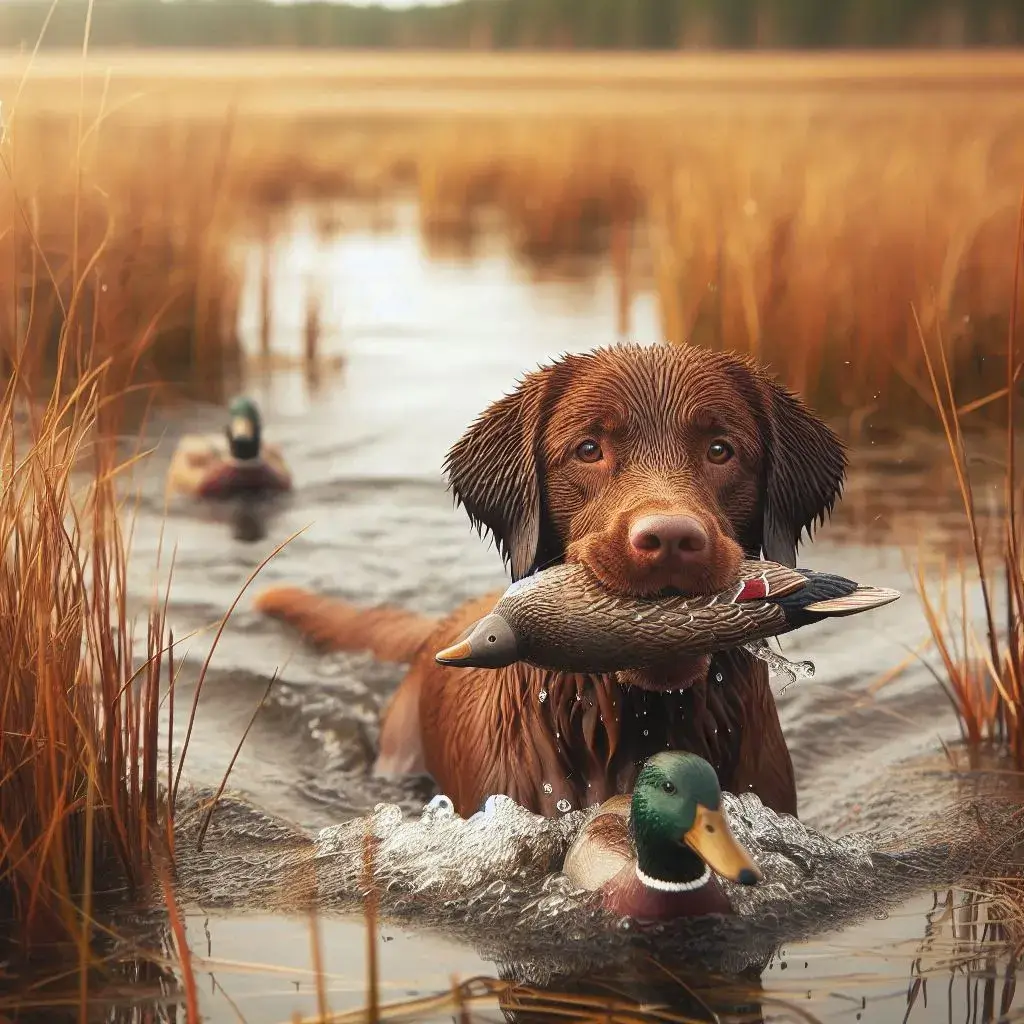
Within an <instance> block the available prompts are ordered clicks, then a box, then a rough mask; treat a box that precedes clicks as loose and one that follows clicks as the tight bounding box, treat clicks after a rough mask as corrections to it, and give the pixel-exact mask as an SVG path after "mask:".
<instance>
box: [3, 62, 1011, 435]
mask: <svg viewBox="0 0 1024 1024" xmlns="http://www.w3.org/2000/svg"><path fill="white" fill-rule="evenodd" d="M836 59H837V62H838V63H836V64H835V65H831V64H829V63H828V62H822V61H820V60H816V59H815V58H813V57H806V58H804V57H775V58H771V59H767V58H766V59H765V60H763V61H762V60H759V61H756V62H754V63H753V64H750V66H749V67H748V66H747V65H743V64H742V62H740V63H737V62H736V61H731V60H730V58H725V57H723V58H720V59H716V58H708V57H700V58H697V57H693V58H689V57H687V58H682V57H680V58H674V59H672V60H669V59H667V58H654V57H651V58H637V57H626V56H607V57H602V59H601V60H600V61H597V62H595V61H594V59H592V58H588V57H585V56H578V57H574V58H563V57H561V56H559V57H557V58H552V57H541V56H536V55H533V56H530V57H529V58H527V57H524V56H520V57H515V58H512V57H509V58H507V59H506V58H502V57H491V58H482V57H479V56H476V57H472V56H469V55H462V56H456V55H451V56H446V57H445V58H440V57H435V58H425V57H423V56H422V55H420V56H418V57H416V59H411V58H410V57H408V56H406V55H401V56H398V55H373V56H369V55H359V56H358V57H356V56H353V55H345V56H344V57H340V58H335V59H331V58H327V57H324V56H318V57H317V58H316V59H315V60H314V59H313V58H308V59H307V58H302V59H297V58H295V57H294V56H290V55H275V56H266V55H260V56H258V57H256V56H246V55H241V54H234V55H232V56H231V57H230V58H227V57H223V58H221V57H215V58H214V57H210V56H209V55H207V56H205V57H202V58H199V57H191V56H188V55H181V56H180V57H168V56H166V55H162V56H160V57H159V58H157V57H153V58H152V60H150V61H148V66H145V67H144V66H143V65H142V64H141V63H140V62H138V61H135V60H133V58H131V57H130V56H126V55H118V56H117V57H116V58H115V57H113V56H106V57H99V56H97V57H96V58H95V59H94V60H93V62H92V63H90V64H89V65H88V74H87V77H86V87H85V90H84V93H85V103H86V106H87V109H88V110H89V117H90V118H91V119H92V120H93V121H95V119H96V117H97V116H98V115H99V114H100V112H101V111H104V110H105V111H107V113H106V114H105V115H104V117H103V120H102V123H101V124H100V126H99V127H98V128H97V130H96V131H95V132H94V133H92V134H91V135H90V138H89V140H88V145H87V146H86V157H87V160H86V164H87V165H88V166H87V173H86V174H85V179H86V180H87V181H92V180H93V178H95V179H96V182H97V185H99V186H100V187H102V188H103V190H104V192H105V193H106V194H107V195H117V196H119V197H121V198H122V199H123V200H124V201H125V202H129V201H130V204H132V205H131V208H132V209H133V211H134V210H137V211H139V213H138V214H137V215H135V214H133V220H135V221H137V222H138V223H139V224H140V225H142V230H145V231H148V230H149V228H148V225H150V224H152V225H154V227H153V231H154V232H155V233H154V235H153V236H152V237H153V239H154V240H159V239H163V242H162V243H161V244H164V245H165V246H166V244H168V243H167V242H166V238H167V237H170V236H171V235H173V236H174V237H175V238H177V237H178V235H179V234H180V235H181V237H182V238H184V239H185V242H183V243H182V244H183V245H184V248H183V249H182V250H179V251H177V254H171V255H169V256H168V257H167V259H168V260H169V263H168V264H166V265H168V266H170V265H173V266H175V267H180V266H186V267H188V268H189V269H188V270H187V272H185V274H186V278H187V281H186V283H185V290H186V292H187V291H188V290H189V288H191V287H193V286H192V285H191V284H188V281H193V280H195V279H197V278H200V277H201V278H202V279H203V280H204V281H205V283H204V284H203V287H202V289H201V291H202V294H203V295H205V296H206V300H205V302H204V301H200V300H197V302H195V303H192V304H191V306H190V308H192V307H194V308H195V309H197V310H200V311H201V315H200V321H199V325H198V326H197V327H195V328H194V331H193V333H195V334H196V335H197V336H206V335H209V334H210V333H211V332H212V333H216V330H219V328H217V329H216V330H215V329H214V328H212V327H209V326H206V325H209V324H210V323H212V320H211V319H210V317H211V316H213V314H212V313H211V312H210V310H211V309H212V308H213V307H211V306H208V305H207V304H205V303H213V302H214V299H215V297H217V296H220V297H222V299H223V309H224V311H225V313H229V312H230V309H231V301H230V298H229V296H230V293H231V288H230V287H229V286H228V284H227V282H226V280H225V279H224V277H223V270H222V269H221V267H220V263H219V255H218V254H219V252H220V250H219V248H218V245H219V243H217V242H215V241H213V240H212V238H213V236H215V235H217V234H218V233H219V232H220V227H226V226H233V227H237V226H238V224H239V223H240V222H241V221H240V218H241V217H242V216H243V215H244V212H245V210H249V211H255V209H256V208H257V207H260V206H263V207H266V206H268V205H269V206H275V205H279V204H284V203H288V202H291V201H293V200H295V199H301V198H311V197H321V196H357V197H363V198H369V197H373V198H379V197H381V196H393V195H396V194H400V193H401V192H403V190H406V189H412V190H413V193H414V194H415V195H416V196H417V198H418V200H419V203H420V210H421V217H422V226H423V230H424V232H425V234H426V235H427V237H428V239H432V240H433V242H434V244H436V245H437V246H438V247H439V248H447V249H449V250H450V249H451V248H452V246H451V244H450V243H451V240H456V241H458V240H460V239H461V240H462V241H463V242H465V241H466V240H467V239H469V238H471V237H472V236H473V235H474V234H475V233H476V232H478V231H479V230H480V226H481V224H482V223H484V222H485V221H487V220H488V217H489V218H490V219H491V220H493V219H494V218H495V217H496V218H497V220H498V222H499V223H500V224H501V225H502V227H503V228H504V229H505V230H506V232H507V235H508V237H509V239H510V240H511V243H512V245H513V247H514V249H515V251H516V252H517V253H518V254H519V255H520V256H521V257H522V258H523V259H524V260H526V261H528V262H529V263H531V264H532V265H534V266H535V267H539V268H543V267H545V266H547V265H548V264H550V263H551V262H552V261H555V260H557V259H559V258H560V257H562V256H565V255H566V254H569V255H573V254H584V255H587V254H593V255H597V256H599V257H601V258H602V259H603V258H605V257H607V255H608V254H609V251H610V252H611V255H612V262H613V264H614V266H615V272H616V274H617V275H618V276H619V277H620V278H621V280H620V291H623V292H629V291H631V290H632V289H634V288H644V287H653V288H654V289H655V290H656V292H657V295H658V299H659V305H660V310H661V320H662V327H663V333H664V335H665V336H666V337H667V339H668V340H670V341H673V342H679V341H683V340H692V341H696V342H697V343H699V344H704V345H709V346H712V347H727V348H731V349H734V350H740V351H746V352H750V353H751V354H753V355H755V356H757V357H758V358H760V359H762V360H764V361H766V362H768V363H770V364H771V365H772V366H773V368H774V369H776V370H777V371H778V372H779V373H780V374H781V375H782V376H783V377H784V378H785V379H786V380H787V381H788V382H789V383H790V384H791V385H792V386H794V387H796V388H797V389H799V390H801V391H803V392H804V393H805V394H807V395H808V397H809V398H810V399H811V400H812V402H813V403H814V404H815V405H817V406H818V407H819V408H821V409H822V410H823V411H825V412H826V413H829V414H832V413H837V414H838V413H846V414H849V413H852V412H856V414H857V415H858V417H859V418H860V419H864V418H865V417H868V416H870V417H871V418H872V419H874V420H877V419H879V417H880V416H881V415H882V414H883V413H891V414H893V415H895V416H896V417H898V418H899V419H901V420H905V419H908V418H917V419H918V420H919V421H920V422H934V398H933V395H932V389H931V387H930V385H929V381H928V375H927V369H926V366H925V364H924V361H923V356H922V352H921V349H920V346H919V344H918V342H917V328H916V325H915V323H914V320H913V318H912V316H911V314H910V309H911V307H912V306H913V307H914V308H916V310H917V312H918V317H919V318H920V320H921V324H922V327H923V329H924V330H925V332H926V334H927V335H928V336H929V337H934V336H938V335H940V334H941V336H942V338H943V339H944V341H943V344H944V348H945V353H946V356H947V359H948V361H949V364H950V370H951V375H952V376H953V378H954V381H955V384H956V387H957V393H958V396H959V397H960V399H961V401H962V402H963V403H964V404H967V405H969V404H970V403H971V402H973V401H974V400H976V399H978V398H980V397H982V396H984V395H986V394H988V393H989V392H991V391H993V390H994V389H995V387H996V385H997V383H998V378H999V375H1000V373H1001V370H1000V365H1001V362H1000V360H999V359H996V358H993V356H994V355H995V354H996V353H997V352H998V351H999V349H1000V347H1001V345H1002V342H1003V339H1004V337H1005V335H1006V330H1007V320H1006V310H1005V306H1004V302H1003V296H1005V295H1006V294H1007V292H1008V289H1009V282H1010V274H1011V273H1012V265H1011V263H1010V261H1008V260H1007V258H1006V254H1007V253H1008V252H1009V251H1010V245H1011V244H1012V235H1013V230H1014V219H1015V214H1016V202H1017V189H1018V187H1019V182H1020V180H1021V178H1022V176H1024V132H1022V129H1021V127H1020V121H1019V118H1018V117H1017V115H1016V110H1015V107H1014V103H1015V99H1014V97H1015V91H1014V84H1015V82H1016V81H1017V80H1018V78H1019V76H1020V74H1021V72H1022V69H1024V61H1022V60H1021V59H1020V58H1019V57H1018V58H1014V57H1013V56H1012V55H1001V56H1000V57H999V60H998V61H996V64H992V63H991V62H986V61H988V59H986V61H979V62H975V63H974V64H972V63H971V62H970V61H968V60H966V59H959V58H958V59H953V58H949V57H947V56H944V55H936V56H931V57H929V56H922V55H914V56H910V55H899V54H896V55H891V56H885V57H882V56H876V57H872V58H871V59H870V60H866V59H861V58H856V57H850V58H843V59H842V60H839V58H836ZM993 59H994V58H993ZM108 65H113V66H114V67H115V71H114V72H113V73H112V74H111V75H110V76H107V75H106V70H107V67H108ZM996 65H998V67H997V66H996ZM21 67H22V65H20V64H16V63H15V64H13V65H12V67H11V69H8V70H7V72H6V73H7V74H8V75H11V74H12V73H13V68H21ZM77 67H78V65H77V62H75V63H72V62H67V61H65V62H63V63H62V62H61V60H60V58H56V57H52V58H48V59H47V60H46V61H42V62H41V63H40V64H39V66H38V69H37V70H36V71H34V72H33V77H32V78H31V80H30V84H29V87H28V88H26V90H25V95H24V96H23V97H22V98H21V106H20V108H19V112H18V115H17V118H16V119H15V122H14V123H13V125H12V132H13V135H14V138H15V142H16V144H17V143H18V141H19V135H20V138H21V140H22V143H21V144H22V146H23V149H24V151H25V152H26V153H28V152H32V153H36V154H39V153H42V152H44V151H45V150H44V146H43V142H42V141H40V142H39V143H37V142H36V141H33V140H35V139H36V138H39V139H40V140H42V138H43V135H44V134H45V135H46V137H47V138H52V137H54V136H56V137H59V136H61V134H62V133H64V132H66V131H67V130H68V127H67V126H68V125H69V124H70V123H71V121H72V120H73V118H74V117H75V116H76V113H77V106H76V105H73V104H72V102H71V96H70V94H71V93H72V92H74V93H75V97H74V98H75V99H76V101H77V90H75V89H73V88H72V87H71V82H72V81H73V79H72V69H76V68H77ZM993 69H995V70H993ZM872 75H874V76H875V80H874V81H872ZM3 81H4V67H3V66H2V65H0V89H2V85H3ZM101 140H102V141H101ZM47 145H49V146H50V150H51V151H53V150H52V144H51V143H47ZM54 152H55V151H54ZM90 154H91V155H90ZM94 158H95V159H94ZM90 160H92V161H93V163H89V161H90ZM32 163H33V161H31V160H28V159H27V158H26V160H24V161H23V164H24V166H23V169H24V170H25V172H26V177H27V178H28V179H31V180H32V181H34V182H36V184H37V187H39V188H43V185H42V184H39V183H40V182H42V181H43V180H44V179H46V178H47V175H46V174H40V171H41V170H42V168H40V166H39V164H40V160H39V159H38V156H37V158H36V159H35V161H34V163H35V167H32V166H30V165H31V164H32ZM55 163H58V161H56V160H50V159H47V167H48V168H52V167H53V166H54V164H55ZM100 165H102V173H101V171H100V169H98V168H100ZM90 168H91V169H90ZM48 176H49V177H50V178H52V177H53V174H52V171H50V172H49V175H48ZM100 179H104V180H105V181H107V184H106V185H101V182H100ZM20 180H25V178H21V179H20ZM211 184H212V186H213V187H212V188H211ZM45 187H47V188H49V187H50V185H49V184H47V185H46V186H45ZM243 208H244V209H243ZM171 209H173V210H176V211H177V213H176V214H174V215H173V216H174V218H176V220H174V224H175V225H176V226H175V230H174V231H173V232H169V231H168V230H167V229H166V228H164V227H160V226H157V225H160V224H162V223H163V222H164V220H165V219H166V218H165V217H164V215H163V214H160V213H158V211H163V210H171ZM485 215H487V216H486V217H485ZM492 215H493V216H492ZM167 216H171V215H169V214H168V215H167ZM162 218H163V219H162ZM98 220H99V221H100V224H99V226H97V227H96V228H94V229H91V231H92V233H93V234H95V235H102V233H103V232H102V218H98ZM218 225H219V227H218ZM214 229H216V230H214ZM165 236H166V237H165ZM631 238H632V239H635V243H629V244H630V245H632V247H634V248H635V249H636V253H635V255H636V257H637V258H635V259H632V260H630V259H629V258H628V254H627V253H626V251H625V249H624V246H625V245H626V244H627V243H626V241H625V240H626V239H631ZM54 244H55V245H56V243H54ZM154 245H155V241H154ZM204 246H205V248H204ZM460 247H461V248H463V249H467V248H468V246H466V245H464V244H461V243H460ZM211 249H212V251H211ZM203 253H205V256H203V257H202V258H203V259H206V260H209V261H212V262H211V263H210V265H208V266H207V270H206V272H205V273H204V274H202V275H200V274H198V272H197V271H196V270H195V269H194V268H195V267H196V266H197V260H199V259H200V256H199V255H198V254H203ZM107 277H109V275H107ZM155 280H157V277H156V276H154V275H152V274H151V273H150V272H148V271H146V270H145V269H144V270H143V272H142V273H141V275H140V276H138V277H136V278H135V279H134V280H133V281H132V283H131V289H132V296H133V301H134V302H136V303H138V304H140V306H142V307H145V306H146V303H151V302H153V301H154V296H159V297H160V298H159V301H163V300H164V290H162V289H159V288H155V287H154V281H155ZM105 281H106V278H105ZM620 305H621V306H622V307H624V308H626V307H628V296H625V297H623V298H622V300H621V301H620ZM203 310H206V312H205V313H202V311H203ZM190 315H191V314H190ZM186 319H187V318H186ZM213 319H214V320H217V322H218V323H220V320H219V316H213ZM622 320H623V323H622V325H621V329H622V330H623V333H627V332H628V321H627V319H626V317H625V316H623V317H622ZM992 411H993V410H992V407H991V405H988V406H982V407H980V408H979V409H978V410H976V411H975V412H973V413H972V416H974V417H985V416H988V415H990V414H991V413H992Z"/></svg>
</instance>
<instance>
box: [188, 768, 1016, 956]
mask: <svg viewBox="0 0 1024 1024" xmlns="http://www.w3.org/2000/svg"><path fill="white" fill-rule="evenodd" d="M209 796H210V794H209V793H206V792H205V791H203V792H202V793H196V794H195V795H194V796H190V797H189V798H188V800H189V805H190V806H191V807H194V808H195V811H194V812H187V813H183V814H182V815H181V816H180V817H179V834H180V837H181V839H180V843H179V844H177V849H178V850H179V858H178V867H179V875H178V877H179V879H180V882H181V885H182V886H183V888H184V889H185V892H184V893H183V895H184V896H185V897H186V898H190V899H195V900H197V901H198V902H200V903H204V904H207V905H211V906H213V905H219V906H232V907H235V908H242V907H251V906H260V907H261V908H263V909H266V908H267V907H268V903H269V905H270V906H273V907H275V908H276V909H279V910H281V911H283V912H289V909H288V908H289V907H290V908H291V912H295V911H296V910H298V909H304V908H305V907H308V906H310V905H311V904H312V905H315V906H316V908H317V909H318V910H321V911H337V912H358V911H359V910H360V909H361V905H362V900H363V898H364V894H365V892H366V884H367V883H366V876H365V874H364V851H365V850H366V844H367V840H368V839H371V840H372V847H373V866H374V872H373V882H374V887H375V889H376V891H377V893H378V897H379V908H380V912H381V914H382V915H384V916H385V917H386V918H389V919H391V920H395V921H405V922H409V923H415V924H416V925H417V926H420V927H423V926H426V927H432V928H440V929H445V930H451V931H453V932H455V933H456V934H458V935H459V936H460V938H462V939H464V940H465V941H467V942H470V943H472V944H473V945H474V946H475V947H476V948H477V950H478V951H479V952H481V955H484V956H485V957H488V958H490V959H496V960H501V961H503V962H506V963H507V962H522V963H525V962H527V961H529V962H532V963H534V964H536V963H538V962H546V963H548V964H549V965H550V967H551V969H552V970H553V971H556V972H557V971H558V970H565V969H590V968H591V967H593V966H599V965H601V964H607V963H608V962H610V961H611V960H614V959H616V958H618V957H621V956H622V955H623V954H624V952H625V951H626V950H643V951H650V950H651V949H653V948H657V950H658V951H659V952H660V953H671V955H673V956H675V955H678V956H680V957H685V958H687V959H688V960H689V961H691V962H694V963H700V964H703V965H704V966H706V967H708V968H709V969H724V970H728V971H735V970H742V969H743V968H744V967H746V966H748V965H754V964H759V963H761V962H762V961H763V959H764V958H765V957H767V956H770V955H771V951H772V950H773V949H774V948H775V947H776V946H777V945H778V943H779V942H787V941H796V940H799V939H801V938H806V937H809V936H811V935H813V934H815V933H817V932H820V931H821V930H823V929H832V928H835V927H836V926H837V925H838V924H839V923H840V922H842V921H843V920H855V919H858V918H863V917H864V916H865V915H872V914H875V913H879V912H882V911H884V910H886V909H887V908H888V907H892V906H895V905H897V904H898V903H899V902H900V901H902V900H904V899H906V898H907V897H908V896H909V895H911V894H913V893H916V892H918V891H920V890H921V889H922V888H930V887H933V886H934V885H945V884H953V883H954V882H955V881H956V880H957V879H960V878H962V877H963V875H964V873H965V871H967V870H969V869H970V867H971V865H973V864H975V863H977V862H978V858H979V857H982V858H983V857H984V856H986V854H985V850H991V849H992V848H993V843H997V842H999V841H1001V839H1002V838H1005V836H1006V835H1007V828H1008V827H1009V825H1008V823H1010V822H1012V814H1013V811H1014V810H1015V809H1016V808H1017V807H1018V806H1019V803H1018V802H1017V801H1007V803H1006V806H1005V809H1003V810H1000V811H996V810H994V809H990V810H987V811H986V813H985V815H983V817H986V818H988V820H981V818H979V816H978V815H979V811H978V805H977V804H976V803H975V802H974V801H973V800H965V801H962V802H961V801H957V802H956V803H955V804H952V805H947V807H946V808H945V810H943V811H942V812H941V813H939V814H936V813H935V810H936V809H935V808H934V807H933V808H932V812H931V813H929V814H927V815H926V816H922V817H920V818H912V817H905V818H904V819H903V820H902V821H901V823H900V826H899V828H898V829H893V830H891V831H886V832H871V833H867V832H865V833H858V834H850V835H846V836H842V837H839V838H833V837H830V836H827V835H825V834H823V833H822V832H820V831H818V830H817V829H815V828H813V827H812V826H810V825H806V824H804V823H803V822H801V821H799V820H798V819H796V818H793V817H791V816H790V815H786V814H777V813H776V812H775V811H773V810H771V809H770V808H768V807H765V806H764V805H763V804H762V803H761V801H760V800H759V799H758V798H757V797H756V796H755V795H754V794H752V793H744V794H743V795H741V796H734V795H732V794H729V793H726V794H724V795H723V809H724V810H725V813H726V815H727V817H728V820H729V824H730V827H731V828H732V830H733V832H734V834H735V835H736V838H737V839H738V840H739V842H740V843H741V844H743V846H744V847H745V848H746V849H747V850H748V851H749V852H750V853H751V855H752V856H753V857H754V858H755V859H756V860H757V862H758V864H759V865H760V866H761V869H762V871H763V872H764V881H763V882H762V883H761V884H760V885H757V886H752V887H746V886H738V885H733V884H732V883H730V882H728V881H725V880H723V881H722V882H721V884H722V886H723V888H724V889H725V891H726V893H727V895H728V897H729V899H730V901H731V902H732V905H733V908H734V910H735V911H736V914H735V916H734V917H732V918H704V919H685V920H678V921H674V922H667V923H664V924H661V925H656V926H651V925H643V926H641V925H638V924H637V923H636V922H630V921H628V920H626V919H619V918H616V917H613V916H611V915H609V914H607V913H606V912H605V911H604V910H602V909H601V907H600V900H599V898H597V897H595V894H593V893H588V892H582V891H580V890H578V889H576V888H575V887H574V886H573V885H572V884H571V883H570V882H569V880H568V879H567V878H566V877H565V876H564V875H563V874H562V873H561V866H562V863H563V861H564V858H565V854H566V852H567V850H568V848H569V846H570V844H571V843H572V841H573V839H575V837H576V836H577V835H578V834H579V830H580V829H581V828H582V827H583V825H584V824H585V823H586V822H587V821H589V820H590V819H591V817H592V816H593V814H594V813H595V809H594V808H589V809H587V810H569V811H567V812H565V813H561V814H560V815H559V816H558V817H555V818H544V817H541V816H539V815H536V814H533V813H532V812H530V811H528V810H527V809H525V808H524V807H521V806H520V805H518V804H517V803H515V801H513V800H511V799H509V798H508V797H505V796H492V797H489V798H488V800H487V801H486V803H485V804H484V807H483V808H482V809H481V810H480V811H478V812H477V813H476V814H474V815H472V816H470V817H469V818H461V817H459V815H457V814H456V813H455V810H454V807H453V805H452V801H451V800H449V799H448V798H447V797H446V796H438V797H435V798H434V799H433V800H432V801H430V803H428V804H427V805H426V806H425V807H423V809H422V810H421V812H420V813H419V814H413V815H404V814H403V812H402V810H401V808H400V807H398V806H396V805H393V804H378V805H377V806H376V807H375V808H374V809H373V811H372V812H371V813H370V814H368V815H365V816H363V817H360V818H356V819H353V820H351V821H347V822H344V823H342V824H339V825H332V826H329V827H327V828H323V829H321V830H320V831H318V832H316V833H315V834H310V833H307V832H304V831H302V830H301V829H298V828H296V827H294V826H292V825H289V824H287V823H284V822H282V821H280V820H278V819H275V818H272V817H270V816H268V815H265V814H262V813H261V812H259V811H258V810H256V809H255V808H252V807H251V806H249V805H247V804H246V803H244V802H243V801H241V800H240V799H238V798H235V797H228V796H224V797H223V798H222V799H221V801H220V803H219V804H218V805H217V808H216V811H215V813H214V815H213V819H212V822H211V825H210V830H209V834H208V837H207V840H206V844H205V847H204V850H203V851H202V852H197V851H196V850H195V843H194V842H190V841H189V840H190V838H194V835H195V832H196V830H197V823H198V822H199V821H200V820H201V819H202V817H203V815H204V813H205V808H206V806H207V801H208V800H209ZM864 798H865V799H867V800H870V799H872V796H871V794H868V793H866V794H865V797H864ZM877 799H883V800H885V801H886V802H887V806H889V807H890V809H891V808H892V802H893V793H892V790H891V787H886V788H885V791H884V792H880V793H878V794H877ZM918 805H919V801H918ZM918 805H910V804H908V807H909V808H912V807H913V806H918ZM558 809H559V811H561V810H562V808H561V807H559V808H558ZM922 815H924V812H923V811H922ZM1014 827H1015V826H1014ZM570 934H571V935H576V936H578V937H579V939H580V941H579V942H573V943H569V944H567V943H566V942H565V939H566V937H567V936H568V935H570Z"/></svg>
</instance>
